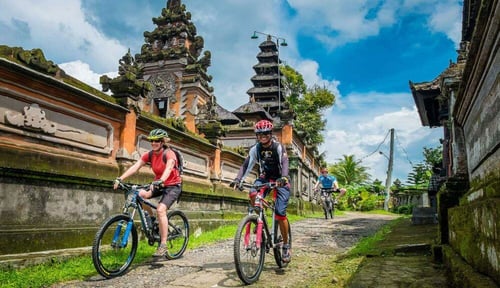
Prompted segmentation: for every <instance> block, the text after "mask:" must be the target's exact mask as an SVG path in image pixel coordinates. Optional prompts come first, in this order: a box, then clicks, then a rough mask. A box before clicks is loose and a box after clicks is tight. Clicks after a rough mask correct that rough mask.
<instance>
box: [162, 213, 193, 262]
mask: <svg viewBox="0 0 500 288" xmlns="http://www.w3.org/2000/svg"><path fill="white" fill-rule="evenodd" d="M167 218H168V238H167V248H168V249H167V254H165V257H167V259H170V260H173V259H177V258H179V257H181V256H182V254H184V251H186V247H187V245H188V242H189V222H188V219H187V217H186V214H184V213H183V212H182V211H179V210H173V211H170V212H168V215H167Z"/></svg>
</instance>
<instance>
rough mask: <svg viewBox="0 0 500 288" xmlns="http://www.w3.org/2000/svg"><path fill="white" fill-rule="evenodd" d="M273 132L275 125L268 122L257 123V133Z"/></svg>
mask: <svg viewBox="0 0 500 288" xmlns="http://www.w3.org/2000/svg"><path fill="white" fill-rule="evenodd" d="M262 132H273V123H271V121H268V120H260V121H259V122H257V123H255V133H262Z"/></svg>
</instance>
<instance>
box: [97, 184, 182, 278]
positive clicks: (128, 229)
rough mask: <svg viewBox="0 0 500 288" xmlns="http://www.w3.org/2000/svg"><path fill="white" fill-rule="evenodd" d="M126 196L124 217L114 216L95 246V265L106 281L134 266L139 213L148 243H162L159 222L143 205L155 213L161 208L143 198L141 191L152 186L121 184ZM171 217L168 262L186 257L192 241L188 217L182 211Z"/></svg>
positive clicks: (103, 228) (103, 227) (169, 218)
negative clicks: (187, 247) (135, 219)
mask: <svg viewBox="0 0 500 288" xmlns="http://www.w3.org/2000/svg"><path fill="white" fill-rule="evenodd" d="M119 187H120V189H122V190H123V191H124V194H125V199H126V201H125V204H124V205H123V212H122V214H117V215H113V216H110V217H109V218H108V219H106V220H105V221H104V223H103V224H102V225H101V227H100V228H99V230H98V231H97V233H96V235H95V238H94V242H93V245H92V262H93V263H94V267H95V269H96V270H97V272H99V274H101V275H102V276H104V277H106V278H113V277H116V276H120V275H122V274H123V273H125V272H126V271H127V269H128V268H129V267H130V265H131V264H132V261H133V260H134V257H135V254H136V252H137V245H138V233H137V224H136V223H135V222H134V216H135V214H136V212H138V214H139V216H140V217H139V218H140V225H141V228H142V231H143V233H144V235H145V237H146V238H147V241H148V244H149V245H151V246H153V245H155V243H158V245H159V244H160V229H159V226H158V220H157V219H155V218H154V217H150V216H147V215H146V212H145V211H144V210H143V208H142V205H147V206H149V207H151V208H153V209H154V210H156V208H157V206H156V205H155V204H153V203H151V202H149V201H148V200H146V199H144V198H142V197H141V196H139V191H140V190H141V189H149V187H150V185H149V184H147V185H130V184H124V183H119ZM167 217H168V238H167V247H168V252H167V254H166V255H165V257H166V258H167V259H177V258H179V257H181V256H182V254H183V253H184V251H185V250H186V246H187V244H188V242H189V222H188V219H187V217H186V215H185V214H184V213H183V212H182V211H179V210H171V211H169V212H168V214H167Z"/></svg>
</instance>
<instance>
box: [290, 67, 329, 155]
mask: <svg viewBox="0 0 500 288" xmlns="http://www.w3.org/2000/svg"><path fill="white" fill-rule="evenodd" d="M280 71H281V72H282V74H283V75H284V76H285V80H284V86H285V89H287V91H289V96H288V97H287V100H286V102H287V104H288V105H289V106H290V108H291V109H292V110H293V112H294V113H295V116H296V118H295V121H294V129H296V131H297V133H298V134H299V135H300V136H301V138H302V140H303V141H304V144H306V145H307V146H310V147H317V146H318V145H319V144H322V143H323V142H324V138H323V135H322V132H323V131H324V130H325V128H326V120H325V119H324V118H323V115H322V112H323V111H324V110H326V109H327V108H330V107H332V106H333V105H334V104H335V95H333V93H332V92H330V91H329V90H328V89H327V88H325V87H320V86H318V85H314V86H312V87H307V85H306V84H305V83H304V78H303V77H302V75H301V74H300V73H299V72H297V71H295V70H294V69H293V68H292V67H290V66H288V65H286V66H284V67H282V68H281V70H280ZM316 152H317V151H316Z"/></svg>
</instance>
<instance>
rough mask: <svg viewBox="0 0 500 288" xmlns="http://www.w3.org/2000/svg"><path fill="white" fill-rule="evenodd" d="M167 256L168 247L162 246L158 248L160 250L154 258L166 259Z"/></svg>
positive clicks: (157, 250)
mask: <svg viewBox="0 0 500 288" xmlns="http://www.w3.org/2000/svg"><path fill="white" fill-rule="evenodd" d="M166 254H167V245H165V244H161V245H160V246H158V249H156V252H155V254H153V257H164V256H165V255H166Z"/></svg>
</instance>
